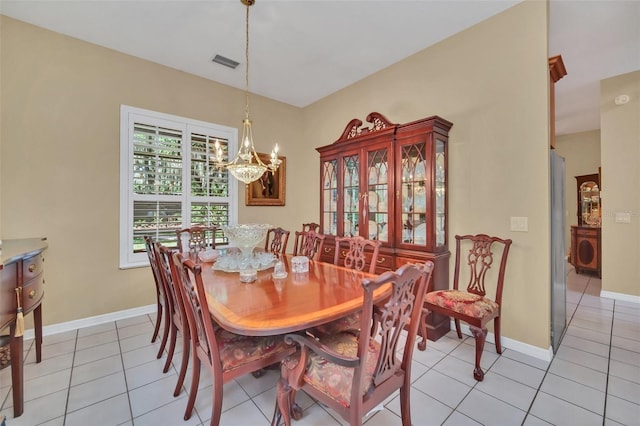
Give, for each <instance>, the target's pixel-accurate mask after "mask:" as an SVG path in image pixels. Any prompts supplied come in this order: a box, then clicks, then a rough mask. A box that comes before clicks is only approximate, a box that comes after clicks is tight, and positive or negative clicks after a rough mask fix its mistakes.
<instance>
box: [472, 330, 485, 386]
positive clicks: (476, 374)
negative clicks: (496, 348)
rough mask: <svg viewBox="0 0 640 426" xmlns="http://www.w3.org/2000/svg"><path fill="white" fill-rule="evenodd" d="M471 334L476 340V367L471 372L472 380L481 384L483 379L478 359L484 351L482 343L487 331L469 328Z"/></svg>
mask: <svg viewBox="0 0 640 426" xmlns="http://www.w3.org/2000/svg"><path fill="white" fill-rule="evenodd" d="M469 329H470V330H471V334H473V337H475V339H476V366H475V368H474V370H473V378H474V379H476V380H477V381H479V382H481V381H482V379H484V371H482V368H480V359H481V358H482V350H483V349H484V341H485V340H486V338H487V329H486V328H485V327H483V328H478V327H473V326H469Z"/></svg>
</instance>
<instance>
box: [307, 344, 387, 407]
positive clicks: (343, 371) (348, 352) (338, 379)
mask: <svg viewBox="0 0 640 426" xmlns="http://www.w3.org/2000/svg"><path fill="white" fill-rule="evenodd" d="M321 343H322V344H323V345H326V346H327V347H328V348H330V349H332V350H333V351H335V352H337V353H339V354H341V355H344V356H348V357H356V356H357V355H358V354H357V352H358V338H357V337H356V336H354V335H353V334H350V333H338V334H334V335H330V336H326V337H325V338H322V339H321ZM379 352H380V344H379V343H378V342H376V341H373V340H372V341H371V342H370V345H369V357H368V363H367V365H366V366H365V376H366V377H365V379H364V380H363V382H362V389H360V392H361V394H362V395H364V394H365V393H367V391H368V390H369V388H370V387H371V384H372V379H373V372H374V370H375V368H376V362H377V361H378V358H379ZM353 373H354V369H353V368H349V367H343V366H340V365H337V364H334V363H332V362H329V361H327V360H326V359H325V358H323V357H322V356H320V355H318V354H315V353H311V354H310V357H309V362H308V365H307V370H306V371H305V374H304V377H303V379H304V381H305V382H306V383H308V384H310V385H311V386H313V387H315V388H317V389H318V390H320V391H322V392H323V393H325V394H326V395H327V396H330V397H331V398H332V399H334V400H335V401H337V402H338V403H340V404H341V405H342V406H343V407H349V401H350V400H351V385H352V383H353Z"/></svg>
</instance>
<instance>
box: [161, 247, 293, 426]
mask: <svg viewBox="0 0 640 426" xmlns="http://www.w3.org/2000/svg"><path fill="white" fill-rule="evenodd" d="M172 258H173V262H174V268H173V270H172V272H173V273H174V277H173V281H174V283H175V284H176V286H177V287H178V288H179V291H180V294H181V296H182V300H183V302H184V306H185V311H186V314H187V323H188V324H189V333H190V336H191V338H190V340H191V360H192V367H191V368H192V373H193V376H192V380H191V390H190V392H189V398H188V400H187V408H186V410H185V415H184V419H185V420H188V419H189V418H190V417H191V414H192V412H193V407H194V404H195V400H196V393H197V391H198V384H199V381H200V368H201V364H204V365H205V367H207V368H208V369H209V372H210V373H211V380H212V382H213V406H212V409H211V422H210V424H211V425H218V424H219V422H220V414H221V412H222V398H223V385H224V384H225V383H227V382H229V381H231V380H233V379H235V378H236V377H239V376H242V375H245V374H248V373H252V372H254V371H258V370H261V369H262V368H264V367H267V366H270V365H272V364H274V363H277V362H280V361H281V360H283V359H284V358H285V357H287V356H289V355H291V354H293V353H294V352H295V347H293V346H290V345H287V344H285V343H284V338H283V336H245V335H240V334H235V333H231V332H229V331H227V330H225V329H224V328H222V327H220V325H218V324H217V323H216V322H215V321H213V319H212V318H211V316H210V315H209V309H208V306H207V304H206V300H207V294H206V293H205V290H204V285H203V282H202V266H201V264H196V263H195V262H194V261H193V260H191V259H189V258H185V257H184V256H182V254H181V253H174V254H173V257H172ZM201 301H205V303H204V304H201Z"/></svg>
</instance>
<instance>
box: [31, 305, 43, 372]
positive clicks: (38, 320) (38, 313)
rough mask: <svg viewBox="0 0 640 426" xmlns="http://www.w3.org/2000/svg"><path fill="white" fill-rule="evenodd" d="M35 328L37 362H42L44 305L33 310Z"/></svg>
mask: <svg viewBox="0 0 640 426" xmlns="http://www.w3.org/2000/svg"><path fill="white" fill-rule="evenodd" d="M33 328H34V331H35V337H36V362H40V361H42V303H40V304H39V305H38V306H37V307H36V308H35V309H34V310H33Z"/></svg>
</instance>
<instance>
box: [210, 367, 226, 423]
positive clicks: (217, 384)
mask: <svg viewBox="0 0 640 426" xmlns="http://www.w3.org/2000/svg"><path fill="white" fill-rule="evenodd" d="M222 387H223V383H222V379H221V378H218V377H215V376H214V378H213V406H212V407H211V422H210V425H211V426H219V425H220V416H222V392H223V390H222Z"/></svg>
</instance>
